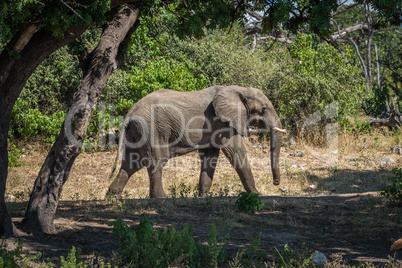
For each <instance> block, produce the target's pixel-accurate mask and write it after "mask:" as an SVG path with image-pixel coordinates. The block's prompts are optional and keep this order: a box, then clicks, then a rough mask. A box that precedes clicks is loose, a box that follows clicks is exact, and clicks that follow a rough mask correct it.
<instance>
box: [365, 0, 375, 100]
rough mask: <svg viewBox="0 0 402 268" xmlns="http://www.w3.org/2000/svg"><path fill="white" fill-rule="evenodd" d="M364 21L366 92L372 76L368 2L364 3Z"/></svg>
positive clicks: (371, 35)
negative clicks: (365, 31) (365, 30)
mask: <svg viewBox="0 0 402 268" xmlns="http://www.w3.org/2000/svg"><path fill="white" fill-rule="evenodd" d="M364 9H365V15H366V21H367V26H368V30H367V44H366V47H367V51H366V65H367V67H366V69H367V80H366V82H367V85H366V86H367V93H368V92H369V91H370V88H371V85H372V77H371V41H372V38H373V28H372V21H371V14H370V4H369V3H367V2H365V3H364Z"/></svg>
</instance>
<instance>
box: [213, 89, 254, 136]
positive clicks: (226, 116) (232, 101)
mask: <svg viewBox="0 0 402 268" xmlns="http://www.w3.org/2000/svg"><path fill="white" fill-rule="evenodd" d="M245 90H246V88H242V87H223V88H221V89H219V90H218V92H217V94H216V95H215V97H214V100H213V102H212V103H213V105H214V109H215V114H216V115H217V116H218V117H219V118H220V120H221V121H222V122H229V125H230V126H231V127H233V128H234V129H236V131H237V132H238V133H239V134H240V135H242V136H248V128H247V119H248V118H249V108H248V102H247V98H246V97H245V94H244V93H245Z"/></svg>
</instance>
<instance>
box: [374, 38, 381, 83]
mask: <svg viewBox="0 0 402 268" xmlns="http://www.w3.org/2000/svg"><path fill="white" fill-rule="evenodd" d="M374 52H375V63H376V67H377V90H378V91H381V85H380V63H379V62H378V51H377V45H376V44H374Z"/></svg>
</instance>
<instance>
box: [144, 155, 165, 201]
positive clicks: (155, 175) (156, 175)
mask: <svg viewBox="0 0 402 268" xmlns="http://www.w3.org/2000/svg"><path fill="white" fill-rule="evenodd" d="M166 163H167V159H157V160H156V161H155V163H153V164H151V165H149V166H148V167H147V170H148V175H149V183H150V185H149V197H150V198H165V197H167V195H166V193H165V191H164V190H163V184H162V170H163V167H164V166H165V164H166Z"/></svg>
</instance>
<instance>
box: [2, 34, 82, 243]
mask: <svg viewBox="0 0 402 268" xmlns="http://www.w3.org/2000/svg"><path fill="white" fill-rule="evenodd" d="M28 28H30V30H32V27H30V26H28V27H27V29H28ZM85 30H86V27H72V28H70V29H69V30H68V31H67V32H66V33H65V35H64V37H63V38H56V37H54V36H53V35H52V33H51V32H47V31H46V30H44V29H41V30H39V31H36V32H34V31H33V32H31V33H30V35H27V31H25V32H24V33H23V34H21V35H20V36H17V37H16V38H14V40H13V41H11V42H10V43H9V45H8V48H9V49H10V50H13V51H15V52H19V58H18V59H17V58H14V57H12V56H10V55H9V53H8V51H7V50H6V49H5V50H3V51H2V53H1V54H0V100H1V102H0V115H1V116H0V223H1V226H0V236H1V235H5V236H7V237H8V236H12V235H16V234H17V233H18V232H17V230H16V228H15V227H14V224H13V223H12V221H11V217H10V215H9V213H8V212H7V208H6V205H5V200H4V194H5V189H6V188H5V187H6V180H7V173H8V150H7V146H8V142H7V138H8V130H9V124H10V119H11V112H12V109H13V106H14V103H15V101H16V100H17V98H18V96H19V95H20V93H21V91H22V89H23V87H24V85H25V83H26V81H27V80H28V78H29V77H30V76H31V74H32V72H33V71H34V70H35V68H36V67H37V66H38V65H39V64H40V63H41V62H42V61H43V60H44V59H45V58H46V57H47V56H49V55H50V54H51V53H52V52H54V51H56V50H57V49H59V48H60V47H62V46H64V45H66V44H68V43H70V42H71V41H73V40H75V39H76V38H77V37H78V36H80V35H81V34H82V33H84V31H85ZM22 39H24V40H25V41H24V42H22V41H21V40H22ZM27 39H28V40H27Z"/></svg>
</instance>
